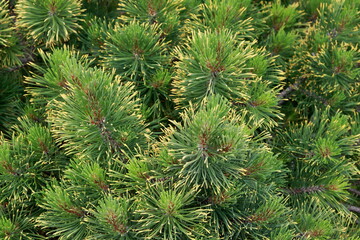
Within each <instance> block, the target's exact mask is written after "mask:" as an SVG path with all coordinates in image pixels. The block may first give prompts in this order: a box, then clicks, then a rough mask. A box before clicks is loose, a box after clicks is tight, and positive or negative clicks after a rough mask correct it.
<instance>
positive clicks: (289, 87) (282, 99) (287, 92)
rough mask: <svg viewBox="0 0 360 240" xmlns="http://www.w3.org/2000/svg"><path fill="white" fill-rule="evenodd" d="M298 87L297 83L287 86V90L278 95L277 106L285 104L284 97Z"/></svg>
mask: <svg viewBox="0 0 360 240" xmlns="http://www.w3.org/2000/svg"><path fill="white" fill-rule="evenodd" d="M298 87H299V82H295V83H294V84H291V85H290V86H288V87H287V88H285V89H284V90H283V91H281V92H280V93H279V95H278V96H277V97H278V98H279V99H281V100H280V101H279V103H278V105H281V104H283V103H284V102H285V99H284V98H285V97H286V96H287V95H288V94H289V93H291V92H292V91H294V90H296V89H297V88H298Z"/></svg>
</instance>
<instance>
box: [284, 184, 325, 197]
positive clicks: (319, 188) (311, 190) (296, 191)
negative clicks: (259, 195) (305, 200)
mask: <svg viewBox="0 0 360 240" xmlns="http://www.w3.org/2000/svg"><path fill="white" fill-rule="evenodd" d="M283 189H284V190H285V191H287V192H288V193H290V194H293V195H295V194H303V193H314V192H323V191H325V190H326V187H324V186H323V185H320V186H312V187H301V188H283Z"/></svg>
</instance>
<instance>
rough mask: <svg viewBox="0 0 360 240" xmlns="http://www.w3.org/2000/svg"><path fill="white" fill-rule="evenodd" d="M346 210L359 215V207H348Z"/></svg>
mask: <svg viewBox="0 0 360 240" xmlns="http://www.w3.org/2000/svg"><path fill="white" fill-rule="evenodd" d="M347 209H349V211H351V212H355V213H360V207H356V206H351V205H348V206H347Z"/></svg>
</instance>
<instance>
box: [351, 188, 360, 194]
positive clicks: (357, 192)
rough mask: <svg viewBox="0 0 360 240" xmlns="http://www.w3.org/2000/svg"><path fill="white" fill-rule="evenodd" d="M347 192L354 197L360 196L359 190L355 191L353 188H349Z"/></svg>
mask: <svg viewBox="0 0 360 240" xmlns="http://www.w3.org/2000/svg"><path fill="white" fill-rule="evenodd" d="M348 191H349V192H351V193H354V194H355V195H358V196H360V191H359V190H356V189H354V188H349V189H348Z"/></svg>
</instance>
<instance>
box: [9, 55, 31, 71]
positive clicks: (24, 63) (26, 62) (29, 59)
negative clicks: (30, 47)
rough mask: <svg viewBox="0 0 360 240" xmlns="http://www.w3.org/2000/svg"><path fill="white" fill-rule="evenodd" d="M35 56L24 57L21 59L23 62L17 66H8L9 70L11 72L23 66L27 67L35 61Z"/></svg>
mask: <svg viewBox="0 0 360 240" xmlns="http://www.w3.org/2000/svg"><path fill="white" fill-rule="evenodd" d="M33 60H34V59H33V57H32V56H31V55H30V56H27V57H24V58H21V59H20V61H21V64H20V65H17V66H14V67H11V68H8V69H7V70H8V71H9V72H13V71H15V70H18V69H20V68H23V67H25V66H26V65H28V64H29V63H30V62H31V61H33Z"/></svg>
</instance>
